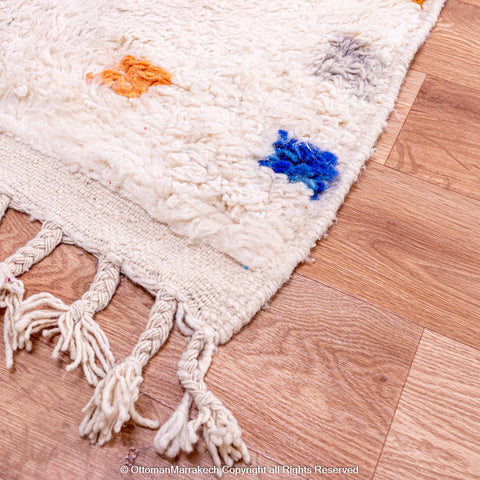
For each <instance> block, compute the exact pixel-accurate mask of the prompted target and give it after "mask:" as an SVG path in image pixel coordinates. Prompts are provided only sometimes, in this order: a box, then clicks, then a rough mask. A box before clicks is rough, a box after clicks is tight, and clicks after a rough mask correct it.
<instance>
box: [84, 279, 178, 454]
mask: <svg viewBox="0 0 480 480" xmlns="http://www.w3.org/2000/svg"><path fill="white" fill-rule="evenodd" d="M176 309H177V300H176V299H175V297H174V296H173V295H171V294H170V293H169V292H168V291H167V289H164V288H160V289H159V291H158V293H157V295H156V300H155V303H154V305H153V307H152V310H151V311H150V316H149V319H148V323H147V327H146V329H145V331H144V332H143V333H142V334H141V335H140V338H139V339H138V341H137V344H136V345H135V347H134V348H133V350H132V353H131V354H130V356H128V357H126V358H125V359H123V360H122V361H121V362H119V363H117V364H115V365H114V367H113V368H112V369H111V370H110V371H109V372H108V373H107V375H106V376H105V378H103V379H102V380H101V381H100V383H99V384H98V385H97V386H96V388H95V392H94V394H93V396H92V398H91V399H90V401H89V403H88V404H87V405H86V406H85V408H84V409H83V412H85V417H84V419H83V421H82V423H81V424H80V427H79V433H80V435H81V436H82V437H88V438H89V439H90V441H91V442H92V443H98V444H99V445H103V444H104V443H105V442H108V441H109V440H110V439H111V438H112V433H113V432H115V433H118V432H119V431H120V429H121V428H122V426H123V425H124V424H125V423H126V422H128V420H130V419H132V420H133V421H134V422H135V423H137V424H139V425H141V426H144V427H148V428H158V427H159V423H158V421H157V420H150V419H147V418H144V417H142V416H141V415H140V414H139V413H138V412H137V411H136V409H135V403H136V402H137V400H138V398H139V395H140V385H141V384H142V382H143V377H142V370H143V368H144V367H145V366H146V365H147V363H148V361H149V360H150V359H151V358H152V357H153V356H154V355H155V354H156V353H157V352H158V351H159V350H160V347H161V346H162V345H163V344H164V343H165V341H166V340H167V338H168V336H169V334H170V331H171V329H172V326H173V319H174V316H175V311H176Z"/></svg>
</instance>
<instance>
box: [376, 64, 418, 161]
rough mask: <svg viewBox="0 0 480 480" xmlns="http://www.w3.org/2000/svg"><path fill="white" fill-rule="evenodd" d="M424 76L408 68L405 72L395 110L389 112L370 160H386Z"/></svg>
mask: <svg viewBox="0 0 480 480" xmlns="http://www.w3.org/2000/svg"><path fill="white" fill-rule="evenodd" d="M425 77H426V75H425V74H424V73H422V72H417V71H416V70H409V72H408V73H407V76H406V77H405V81H404V83H403V85H402V88H401V90H400V93H399V95H398V99H397V102H396V103H395V110H394V111H393V112H392V113H391V114H390V117H389V118H388V122H387V128H386V130H385V131H384V132H383V133H382V135H380V138H379V139H378V141H377V144H376V145H375V153H374V154H373V155H372V157H370V161H371V162H377V163H381V164H382V165H383V164H385V162H386V161H387V159H388V156H389V155H390V152H391V150H392V147H393V145H394V144H395V142H396V140H397V137H398V135H399V133H400V130H401V129H402V127H403V124H404V123H405V120H406V118H407V116H408V114H409V112H410V109H411V108H412V105H413V102H414V101H415V98H416V97H417V94H418V91H419V90H420V87H421V86H422V84H423V81H424V80H425Z"/></svg>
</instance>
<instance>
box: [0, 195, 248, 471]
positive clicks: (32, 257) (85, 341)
mask: <svg viewBox="0 0 480 480" xmlns="http://www.w3.org/2000/svg"><path fill="white" fill-rule="evenodd" d="M9 204H10V199H9V197H8V196H7V195H3V194H0V220H1V219H2V217H3V215H4V214H5V211H6V210H7V208H8V206H9ZM62 239H63V232H62V230H61V229H60V228H59V227H57V226H56V225H54V224H53V223H50V222H45V223H43V225H42V228H41V230H40V232H39V233H38V234H37V236H36V237H34V238H33V239H32V240H30V241H29V242H28V243H27V244H26V245H25V246H24V247H21V248H20V249H19V250H18V251H17V252H16V253H15V254H13V255H11V256H10V257H8V258H7V259H6V260H5V261H3V262H1V263H0V308H6V311H5V320H4V338H5V357H6V363H7V367H9V368H10V367H11V366H12V365H13V352H14V351H15V350H17V349H23V348H24V349H26V350H31V348H32V339H31V337H32V335H34V334H36V333H39V332H42V334H43V335H44V336H51V335H56V334H59V335H60V336H59V338H58V341H57V344H56V346H55V349H54V351H53V353H52V356H53V357H57V356H58V354H59V353H60V352H68V353H69V354H70V358H71V360H72V363H70V364H69V365H68V366H67V370H72V369H74V368H76V367H77V366H79V365H82V367H83V371H84V373H85V376H86V378H87V381H88V382H89V383H90V384H91V385H96V388H95V392H94V394H93V396H92V398H91V399H90V401H89V402H88V404H87V405H86V406H85V408H84V409H83V412H84V413H85V417H84V419H83V421H82V422H81V424H80V427H79V433H80V435H81V436H82V437H88V438H89V439H90V441H91V442H92V443H98V444H100V445H102V444H104V443H106V442H108V441H109V440H110V439H111V438H112V435H113V433H118V432H119V431H120V430H121V428H122V426H123V425H124V424H125V423H126V422H127V421H128V420H130V419H132V420H133V421H134V422H135V423H137V424H139V425H141V426H144V427H149V428H154V429H156V428H159V422H158V421H157V420H152V419H147V418H144V417H142V416H141V415H140V414H139V413H138V412H137V410H136V408H135V404H136V402H137V401H138V398H139V396H140V386H141V384H142V382H143V377H142V372H143V368H144V367H145V366H146V365H147V363H148V361H149V360H150V359H151V358H152V357H153V356H154V355H155V354H156V353H157V352H158V351H159V350H160V348H161V347H162V345H163V344H164V343H165V341H166V340H167V338H168V336H169V334H170V331H171V329H172V327H173V323H174V319H175V316H176V323H177V325H178V327H179V330H180V331H181V332H182V333H183V334H184V335H186V336H191V339H190V342H189V344H188V346H187V348H186V350H185V351H184V353H183V354H182V357H181V359H180V362H179V364H178V377H179V379H180V382H181V384H182V386H183V388H184V389H185V394H184V396H183V398H182V400H181V402H180V404H179V405H178V407H177V409H176V410H175V412H174V413H173V414H172V416H171V417H170V418H169V419H168V420H167V421H166V422H165V423H164V424H163V425H162V427H161V428H160V429H159V431H158V432H157V435H156V437H155V440H154V447H155V450H156V451H157V452H158V453H160V454H164V455H166V456H168V457H175V456H176V455H178V454H179V453H180V452H181V451H184V452H187V453H189V452H192V451H193V449H194V446H195V444H196V443H197V442H198V440H199V430H200V429H201V428H203V437H204V439H205V443H206V445H207V448H208V451H209V453H210V455H211V456H212V459H213V462H214V464H215V466H216V467H217V468H216V474H217V476H219V477H221V476H222V463H223V464H225V465H227V466H232V465H233V464H234V462H237V461H240V460H243V461H244V462H245V463H247V464H248V463H250V455H249V453H248V450H247V447H246V446H245V443H244V442H243V440H242V438H241V437H242V432H241V429H240V427H239V425H238V423H237V421H236V419H235V417H234V416H233V414H232V413H231V412H230V411H229V410H228V409H227V408H226V407H225V406H224V405H223V404H222V402H221V401H220V400H219V399H218V398H217V397H216V396H215V395H214V394H213V393H212V392H211V391H209V390H208V389H207V386H206V383H205V381H204V378H205V375H206V373H207V371H208V368H209V367H210V363H211V361H212V357H213V355H214V354H215V352H216V350H217V346H218V344H219V343H220V339H219V333H218V331H216V330H215V329H214V328H212V327H211V326H209V325H207V324H203V323H201V321H199V318H197V317H196V316H195V315H191V314H190V313H188V311H187V310H185V309H186V305H184V304H183V301H179V295H177V294H174V293H172V291H171V289H170V288H168V287H167V286H164V285H162V286H160V287H156V290H157V294H156V299H155V303H154V305H153V307H152V309H151V311H150V315H149V319H148V323H147V326H146V329H145V331H144V332H143V333H142V334H141V335H140V337H139V339H138V341H137V344H136V346H135V347H134V348H133V350H132V352H131V354H130V356H128V357H126V358H125V359H123V360H122V361H121V362H118V363H116V362H115V360H114V358H113V355H112V353H111V350H110V345H109V342H108V339H107V336H106V335H105V333H104V332H103V331H102V329H101V328H100V326H99V325H98V324H97V323H96V322H95V321H94V318H93V317H94V315H95V314H96V313H98V312H100V311H101V310H103V309H104V308H106V306H107V305H108V304H109V303H110V301H111V299H112V297H113V295H114V293H115V291H116V289H117V286H118V284H119V281H120V268H119V267H118V266H116V265H115V264H114V263H113V262H111V261H110V260H108V259H107V258H106V257H100V258H99V260H98V265H97V270H96V273H95V277H94V279H93V282H92V284H91V285H90V288H89V290H88V291H87V292H86V293H84V295H83V296H82V297H81V299H80V300H77V301H76V302H74V303H73V304H71V305H70V306H67V305H65V304H64V302H63V301H62V300H60V299H58V298H56V297H55V296H53V295H51V294H50V293H46V292H44V293H39V294H35V295H32V296H30V297H29V298H27V299H24V294H25V289H24V286H23V282H22V281H21V280H18V278H17V277H18V276H20V275H22V274H23V273H25V272H27V271H28V270H29V269H30V268H31V267H32V266H33V265H34V264H36V263H38V262H39V261H41V260H42V259H43V258H45V257H46V256H47V255H49V254H50V253H51V252H52V251H53V250H54V249H55V248H56V247H57V246H58V245H59V244H60V243H61V242H62ZM187 317H188V318H187ZM187 320H188V321H187ZM193 404H195V405H196V407H197V410H198V415H197V416H196V418H193V419H190V412H191V409H192V406H193Z"/></svg>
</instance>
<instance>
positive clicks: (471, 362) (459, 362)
mask: <svg viewBox="0 0 480 480" xmlns="http://www.w3.org/2000/svg"><path fill="white" fill-rule="evenodd" d="M479 372H480V352H479V351H478V350H474V349H472V348H470V347H467V346H465V345H462V344H461V343H458V342H455V341H453V340H450V339H448V338H446V337H442V336H441V335H438V334H435V333H433V332H429V331H427V330H426V331H425V333H424V336H423V338H422V341H421V342H420V346H419V349H418V352H417V355H416V357H415V361H414V363H413V366H412V369H411V371H410V375H409V377H408V380H407V383H406V385H405V389H404V391H403V394H402V397H401V399H400V403H399V405H398V409H397V412H396V414H395V420H394V421H393V424H392V427H391V429H390V433H389V435H388V438H387V441H386V444H385V448H384V450H383V453H382V456H381V458H380V462H379V464H378V468H377V471H376V474H375V477H374V478H375V480H405V479H412V478H415V479H416V480H431V479H436V480H447V479H448V480H453V479H458V480H464V479H469V480H479V479H480V443H479V442H478V438H480V417H479V415H478V412H480V397H479V395H478V392H479V391H480V373H479Z"/></svg>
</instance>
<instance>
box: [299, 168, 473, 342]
mask: <svg viewBox="0 0 480 480" xmlns="http://www.w3.org/2000/svg"><path fill="white" fill-rule="evenodd" d="M479 215H480V202H478V201H475V200H472V199H469V198H466V197H463V196H461V195H458V194H456V193H453V192H449V191H447V190H444V189H442V188H440V187H437V186H435V185H431V184H429V183H427V182H424V181H422V180H418V179H416V178H414V177H412V176H411V175H406V174H404V173H401V172H397V171H395V170H392V169H390V168H388V167H385V166H382V165H378V164H376V163H370V164H369V167H368V168H367V171H366V172H365V173H363V174H362V176H361V178H360V181H359V182H358V183H357V184H356V185H355V186H354V187H353V189H352V191H351V193H350V195H349V198H348V199H347V201H346V203H345V205H344V206H343V207H342V209H341V211H340V214H339V217H338V218H339V220H338V225H336V226H334V227H333V228H332V229H331V231H330V234H329V236H328V238H327V239H326V240H324V241H322V242H320V244H319V245H318V246H317V247H316V248H315V249H314V250H313V257H314V258H315V259H316V261H315V262H313V263H306V264H304V265H302V266H300V267H299V269H298V271H299V272H301V273H303V274H305V275H307V276H309V277H311V278H316V279H318V280H319V281H321V282H323V283H325V284H327V285H331V286H334V287H335V288H338V289H340V290H343V291H347V292H350V293H352V294H353V295H355V296H357V297H359V298H362V299H366V300H368V301H370V302H372V303H374V304H376V305H380V306H382V307H383V308H385V309H388V310H390V311H392V312H395V313H397V314H399V315H402V316H404V317H406V318H409V319H410V320H412V321H414V322H417V323H419V324H421V325H424V326H426V327H429V328H431V329H434V330H436V331H438V332H440V333H443V334H444V335H446V336H450V337H451V338H453V339H458V340H459V341H463V342H465V343H467V344H469V345H471V346H474V347H477V348H478V347H480V289H479V288H478V278H479V276H480V252H479V249H478V246H479V245H480V225H479V223H478V218H479Z"/></svg>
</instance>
